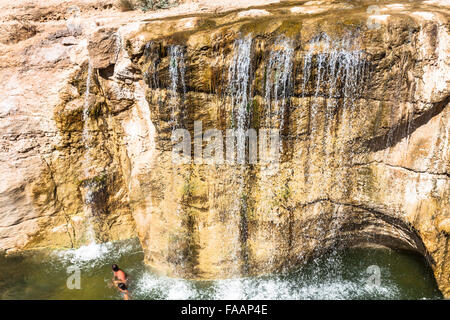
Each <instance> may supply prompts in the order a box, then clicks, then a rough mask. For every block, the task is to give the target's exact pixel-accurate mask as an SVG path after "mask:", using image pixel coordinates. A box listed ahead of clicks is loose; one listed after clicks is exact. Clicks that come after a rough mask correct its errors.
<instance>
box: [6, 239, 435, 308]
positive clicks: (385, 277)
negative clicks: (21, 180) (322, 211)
mask: <svg viewBox="0 0 450 320" xmlns="http://www.w3.org/2000/svg"><path fill="white" fill-rule="evenodd" d="M112 263H117V264H118V265H119V266H120V267H122V268H123V269H124V270H125V271H126V272H127V273H129V274H130V276H131V283H130V291H131V296H132V299H440V298H442V295H441V293H440V292H439V290H438V288H437V286H436V282H435V280H434V278H433V275H432V273H431V270H430V269H429V267H428V266H427V265H426V263H425V261H424V259H423V258H422V257H421V256H418V255H416V254H412V253H409V252H403V251H394V250H388V249H367V248H365V249H361V248H358V249H347V250H343V251H338V252H334V253H330V254H328V255H325V256H322V257H320V258H317V259H315V260H313V261H310V262H308V263H307V264H305V265H302V266H299V267H298V268H297V269H296V270H293V271H291V272H289V273H285V274H277V275H268V276H261V277H251V278H239V279H227V280H217V281H189V280H182V279H172V278H167V277H161V276H157V275H156V274H154V273H153V272H151V271H150V270H148V268H146V267H145V265H144V263H143V252H142V250H141V247H140V245H139V242H138V241H136V240H128V241H121V242H116V243H108V244H103V245H90V246H86V247H82V248H80V249H77V250H65V251H51V252H50V251H40V252H33V253H29V254H22V255H17V256H7V257H5V256H0V299H121V296H120V295H119V294H118V292H117V291H116V290H115V289H114V288H113V287H112V286H111V277H112V272H111V264H112ZM370 266H372V267H370ZM374 266H375V267H374ZM68 268H69V270H68ZM71 268H72V269H71ZM73 268H77V270H79V272H80V284H81V288H80V289H76V288H73V289H69V288H68V286H67V279H68V277H69V276H71V275H72V274H74V271H73V270H74V269H73ZM368 268H369V269H368ZM67 271H69V272H67ZM378 271H379V272H378ZM378 274H379V277H377V275H378ZM377 279H379V281H377ZM69 284H74V282H71V281H69Z"/></svg>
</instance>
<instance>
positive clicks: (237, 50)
mask: <svg viewBox="0 0 450 320" xmlns="http://www.w3.org/2000/svg"><path fill="white" fill-rule="evenodd" d="M251 48H252V37H251V34H250V35H247V36H246V37H245V38H243V39H237V40H235V43H234V56H233V60H232V62H231V65H230V68H229V70H228V90H229V93H230V97H231V106H232V108H233V109H232V110H233V117H232V119H233V121H234V123H233V124H234V125H233V127H234V129H235V130H236V131H235V132H236V144H237V146H236V152H237V164H238V165H241V166H240V168H239V171H240V173H239V175H238V177H237V184H238V188H237V193H238V196H237V197H235V201H234V204H233V209H232V212H233V214H234V215H235V216H238V217H241V218H240V220H241V223H242V218H243V219H244V220H245V219H246V218H245V215H246V212H245V211H246V203H245V199H244V197H243V194H244V187H245V185H244V184H245V183H244V174H245V168H246V167H245V154H246V153H245V151H246V150H245V146H246V129H248V116H249V112H250V110H249V109H250V106H249V105H250V101H251V88H250V87H251V79H250V71H251V70H250V69H251ZM241 156H242V157H241ZM242 215H244V216H243V217H242ZM235 227H236V226H235V225H231V224H230V225H228V229H229V234H233V231H232V230H231V229H234V228H235ZM241 228H244V229H246V226H245V225H244V226H241ZM241 232H242V230H241ZM243 232H246V230H243ZM232 242H233V247H234V249H233V251H234V253H233V254H234V255H235V257H234V261H236V262H238V261H239V260H240V259H239V258H240V257H239V253H241V255H242V254H243V253H242V248H241V242H240V237H233V239H232ZM244 256H245V253H244ZM244 260H245V259H244ZM245 264H246V262H245V261H244V265H245ZM240 272H241V270H240V267H239V266H238V265H235V271H234V273H235V274H240Z"/></svg>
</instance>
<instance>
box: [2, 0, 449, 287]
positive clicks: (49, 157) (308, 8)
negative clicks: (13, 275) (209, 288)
mask: <svg viewBox="0 0 450 320" xmlns="http://www.w3.org/2000/svg"><path fill="white" fill-rule="evenodd" d="M389 6H390V7H389ZM383 8H388V9H389V10H388V11H385V12H382V13H381V14H379V15H373V16H370V14H368V12H367V6H366V5H365V4H364V3H362V4H359V3H357V4H353V5H349V4H348V3H347V2H342V3H341V2H339V1H329V2H327V3H326V4H323V3H322V4H317V3H315V2H308V3H307V4H303V3H299V4H298V5H293V4H286V5H284V4H281V5H274V6H270V7H264V8H258V9H252V10H246V11H243V10H241V11H235V12H231V13H228V14H220V15H212V14H206V15H198V16H191V17H181V18H179V19H160V20H150V21H145V22H140V23H130V24H125V25H123V26H120V27H118V26H113V27H111V26H108V27H107V28H106V27H105V28H103V27H99V26H91V27H90V28H91V29H87V30H85V32H84V34H88V35H89V37H88V38H83V37H82V36H73V39H72V38H70V41H69V40H68V39H66V38H68V37H63V38H64V39H65V40H61V39H60V38H58V37H56V38H51V39H46V41H47V42H45V43H46V45H45V46H43V45H42V44H40V45H36V46H31V47H30V48H28V49H27V50H28V51H27V52H29V55H28V56H27V59H28V60H27V64H26V66H28V68H29V69H28V70H25V71H24V72H23V73H22V74H21V78H22V79H26V80H27V81H26V82H27V83H33V84H35V85H33V86H32V87H31V88H30V90H32V91H33V94H30V93H29V91H28V92H27V87H26V86H19V85H17V83H20V82H21V81H24V80H21V79H18V78H14V77H9V76H6V74H5V73H4V74H3V76H2V77H3V78H4V79H7V81H5V82H4V83H6V85H4V86H3V87H2V90H3V91H4V92H5V93H6V92H7V94H8V95H7V96H8V99H5V100H3V101H2V115H1V116H2V129H1V130H2V138H3V140H2V152H1V157H2V163H3V165H2V167H1V168H0V169H1V170H2V177H3V176H4V177H5V179H4V180H3V181H2V189H1V190H0V199H1V201H2V204H3V208H4V209H3V211H2V212H1V216H0V222H1V223H0V248H2V249H4V250H17V249H23V248H34V247H40V246H46V247H47V246H58V247H60V246H65V247H70V246H78V245H81V244H84V243H86V242H89V241H91V240H92V239H93V238H94V239H95V241H108V240H115V239H121V238H127V237H132V236H135V235H136V234H137V235H138V236H139V238H140V240H141V243H142V245H143V248H144V251H145V256H146V261H147V263H148V264H150V265H151V266H153V267H155V268H156V269H157V270H160V271H161V272H164V273H166V274H168V275H171V276H179V277H187V278H222V277H233V276H238V275H247V274H259V273H264V272H271V271H276V270H280V269H283V268H288V267H292V266H294V265H296V264H298V263H301V262H303V261H305V260H306V259H308V258H310V257H312V256H314V255H317V254H320V253H322V252H324V251H326V250H329V249H332V248H336V247H340V246H342V247H347V246H353V245H368V244H379V245H384V246H389V247H394V248H404V249H410V250H415V251H418V252H420V253H422V254H423V255H424V256H425V257H426V258H427V260H428V262H429V263H430V265H431V266H432V268H433V270H434V272H435V276H436V279H437V281H438V284H439V286H440V288H441V290H442V292H443V293H444V295H446V296H448V295H449V294H450V292H449V290H450V285H449V282H448V279H449V275H450V274H449V273H450V259H449V257H448V245H449V244H448V242H449V241H448V239H449V233H450V229H449V225H450V222H449V221H450V210H449V208H450V206H449V192H450V188H449V165H450V162H449V149H448V139H449V136H448V134H449V127H450V126H449V119H450V114H449V108H448V103H449V77H450V72H449V71H450V70H449V69H450V66H449V58H448V57H449V54H448V52H449V48H448V46H449V41H448V40H449V24H448V16H449V15H448V10H447V9H446V8H445V7H442V6H439V5H437V4H436V3H434V2H428V3H410V2H407V1H404V2H401V3H400V4H396V5H393V4H392V2H389V1H388V2H386V4H385V7H383ZM368 19H371V20H368ZM368 21H369V22H371V23H368ZM374 23H376V25H375V27H373V26H374ZM74 39H75V40H74ZM63 41H64V43H66V44H63ZM68 41H69V42H70V43H71V44H70V45H67V43H68ZM44 58H45V59H47V60H45V59H44ZM43 59H44V60H43ZM33 61H36V66H35V67H30V65H32V62H33ZM41 61H46V63H45V64H39V66H37V65H38V62H41ZM55 65H56V66H57V68H58V70H61V72H58V73H56V76H55V75H53V74H55V72H54V70H55V67H54V66H55ZM16 68H18V67H16ZM52 68H53V69H52ZM15 70H16V69H15ZM31 77H34V78H31ZM47 78H48V80H47V81H46V82H43V81H42V79H47ZM14 81H15V82H14ZM24 82H25V81H24ZM40 96H42V97H44V96H45V97H46V98H45V99H44V98H41V99H42V101H38V100H37V99H36V98H34V99H32V98H30V97H40ZM195 121H201V122H202V126H203V131H204V130H207V129H212V128H215V129H219V130H222V131H223V132H225V130H227V129H230V128H236V127H239V128H243V129H248V128H254V129H256V130H260V129H266V128H277V129H280V132H281V141H282V148H281V149H280V153H281V156H280V164H279V167H273V166H270V165H262V164H260V163H257V164H245V165H237V164H235V165H231V164H228V163H224V164H217V165H211V164H197V163H193V162H191V163H189V164H175V163H173V162H172V148H173V142H172V141H171V135H172V132H173V129H174V128H186V129H188V131H189V132H190V134H191V137H194V123H195ZM10 172H14V173H16V174H10Z"/></svg>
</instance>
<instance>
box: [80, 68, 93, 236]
mask: <svg viewBox="0 0 450 320" xmlns="http://www.w3.org/2000/svg"><path fill="white" fill-rule="evenodd" d="M91 77H92V64H91V61H90V60H89V62H88V72H87V76H86V91H85V93H84V104H83V133H82V138H83V145H84V148H85V149H86V150H85V152H84V156H83V160H82V166H83V170H84V176H85V177H89V171H90V166H91V157H90V154H89V151H90V142H91V139H92V137H91V134H90V132H89V128H88V124H89V94H90V86H91ZM86 188H87V190H86V194H85V199H84V203H83V210H84V213H85V216H86V224H87V226H86V240H87V241H88V244H93V243H95V231H94V226H93V219H94V215H93V211H92V207H91V203H92V201H93V196H94V194H93V191H92V186H91V183H90V182H88V183H87V185H86Z"/></svg>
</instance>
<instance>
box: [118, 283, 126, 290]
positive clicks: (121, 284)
mask: <svg viewBox="0 0 450 320" xmlns="http://www.w3.org/2000/svg"><path fill="white" fill-rule="evenodd" d="M117 286H118V287H119V289H120V290H127V286H126V285H125V283H122V282H121V283H119V284H118V285H117Z"/></svg>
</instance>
